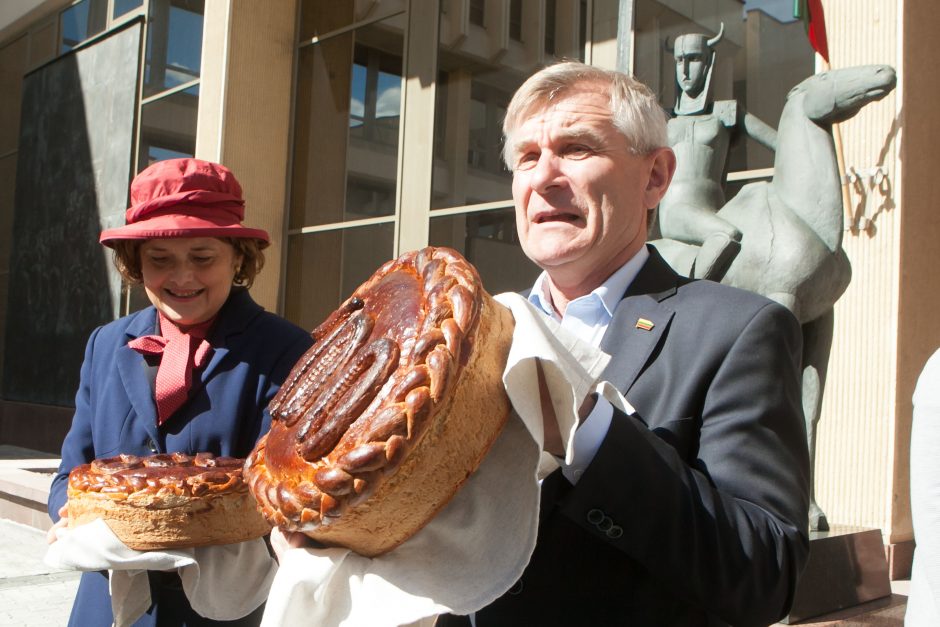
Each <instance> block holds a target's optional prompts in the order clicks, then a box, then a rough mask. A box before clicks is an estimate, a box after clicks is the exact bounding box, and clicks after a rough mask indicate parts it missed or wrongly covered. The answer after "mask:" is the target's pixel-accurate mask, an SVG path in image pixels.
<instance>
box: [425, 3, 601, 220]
mask: <svg viewBox="0 0 940 627" xmlns="http://www.w3.org/2000/svg"><path fill="white" fill-rule="evenodd" d="M458 5H459V3H450V4H449V5H446V3H444V4H442V5H441V13H440V30H441V45H440V46H439V47H438V56H437V64H438V80H437V93H436V99H437V101H436V104H435V107H434V171H433V175H432V195H431V207H432V208H433V209H441V208H446V207H462V206H466V205H475V204H480V203H487V202H494V201H500V200H506V199H508V198H509V197H510V195H511V193H510V187H511V183H512V176H511V173H510V172H509V171H508V170H507V169H506V168H505V166H504V165H503V162H502V157H501V152H502V148H503V145H502V122H503V117H504V116H505V115H506V106H507V105H508V104H509V100H510V99H511V98H512V94H513V93H515V91H516V89H517V88H518V87H519V86H520V85H521V84H522V82H523V81H524V80H525V79H526V78H528V77H529V76H530V75H531V74H532V73H533V72H535V71H536V70H538V69H539V68H540V67H541V64H542V63H543V62H544V63H552V62H554V61H555V60H556V59H559V58H561V57H564V58H571V59H580V60H584V52H585V42H586V38H587V32H588V31H587V2H586V1H585V0H579V1H576V2H563V3H559V2H557V0H538V1H535V0H533V1H531V2H529V1H526V2H522V1H521V0H512V1H511V2H510V3H509V6H508V7H507V8H508V11H506V12H505V18H506V19H505V23H503V22H501V21H500V20H498V19H495V18H494V19H492V20H491V21H492V23H491V24H488V25H487V27H486V29H484V32H480V31H475V32H474V31H471V33H470V34H469V36H466V35H465V34H463V33H461V32H460V30H459V29H460V27H459V26H455V24H459V21H458V20H454V19H453V15H449V14H448V12H447V11H453V10H455V8H456V7H457V6H458ZM464 6H465V8H466V10H468V11H470V21H471V22H473V21H474V19H479V20H481V23H482V22H483V21H486V20H488V19H490V18H488V17H485V16H484V14H483V11H484V7H486V6H487V4H486V3H484V2H479V3H476V4H474V3H469V4H465V5H464ZM475 7H476V8H475ZM540 12H541V13H540ZM474 15H476V16H477V17H476V18H475V17H474ZM540 16H541V17H540ZM540 25H541V30H540ZM573 26H576V27H577V28H572V27H573ZM497 27H499V28H503V29H505V30H506V31H508V32H506V33H505V34H507V35H508V38H507V37H503V35H504V33H500V32H496V28H497ZM507 40H508V45H507ZM494 51H496V52H495V53H494ZM552 55H556V56H555V57H554V58H553V56H552ZM538 59H541V60H542V61H537V60H538Z"/></svg>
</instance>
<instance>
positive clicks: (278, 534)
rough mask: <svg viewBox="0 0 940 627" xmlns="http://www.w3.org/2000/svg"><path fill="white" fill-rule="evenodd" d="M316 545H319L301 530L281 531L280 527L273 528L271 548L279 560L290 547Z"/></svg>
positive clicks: (298, 547) (297, 547)
mask: <svg viewBox="0 0 940 627" xmlns="http://www.w3.org/2000/svg"><path fill="white" fill-rule="evenodd" d="M314 546H318V545H317V544H316V543H315V542H314V541H313V540H312V539H311V538H310V537H309V536H307V535H306V534H303V533H300V532H299V531H281V528H280V527H275V528H274V529H272V530H271V548H272V549H273V550H274V555H275V556H276V557H277V561H278V562H280V561H281V555H282V554H283V553H284V552H285V551H287V550H288V549H300V548H303V547H314Z"/></svg>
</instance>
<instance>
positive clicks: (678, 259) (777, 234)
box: [652, 65, 897, 530]
mask: <svg viewBox="0 0 940 627" xmlns="http://www.w3.org/2000/svg"><path fill="white" fill-rule="evenodd" d="M896 83H897V76H896V74H895V71H894V69H893V68H891V67H890V66H886V65H868V66H858V67H850V68H845V69H838V70H831V71H828V72H824V73H821V74H816V75H814V76H811V77H809V78H807V79H806V80H804V81H803V82H801V83H800V84H798V85H797V86H796V87H794V88H793V89H792V90H791V91H790V93H789V94H788V95H787V101H786V104H785V105H784V108H783V113H782V114H781V116H780V124H779V126H778V129H777V150H776V154H775V159H774V175H773V179H772V180H770V181H762V182H758V183H751V184H749V185H746V186H744V187H743V188H742V189H741V191H740V192H738V194H737V195H736V196H735V197H734V198H732V199H731V200H730V201H728V202H727V203H725V205H724V206H722V207H721V209H719V210H718V212H717V215H718V216H719V217H721V218H723V219H724V220H726V221H727V222H729V223H731V224H732V225H734V226H735V227H737V228H738V229H739V230H740V231H741V233H742V234H743V236H742V238H741V250H740V252H739V253H738V254H737V256H736V257H735V258H734V259H733V260H732V261H731V263H730V265H729V266H728V267H727V270H726V271H725V272H724V275H723V276H721V277H715V280H718V279H719V278H720V280H721V282H722V283H726V284H728V285H733V286H736V287H741V288H744V289H747V290H751V291H753V292H757V293H759V294H763V295H764V296H767V297H768V298H771V299H773V300H775V301H777V302H779V303H781V304H782V305H784V306H785V307H787V308H788V309H789V310H790V311H792V312H793V315H795V316H796V318H797V319H798V320H799V321H800V324H801V325H802V331H803V356H802V368H803V389H802V395H803V396H802V399H803V412H804V414H805V420H806V434H807V443H808V446H809V451H810V463H811V468H812V465H815V453H816V427H817V423H818V421H819V413H820V408H821V406H822V395H823V389H824V387H825V383H826V370H827V368H828V364H829V352H830V349H831V347H832V335H833V306H834V305H835V303H836V301H837V300H838V299H839V297H840V296H842V294H843V293H844V292H845V290H846V288H847V287H848V285H849V281H850V280H851V276H852V268H851V264H850V263H849V259H848V257H847V256H846V254H845V251H844V250H843V249H842V233H843V230H844V224H843V215H844V208H843V204H842V187H841V186H842V175H841V172H839V168H838V165H837V160H836V152H835V146H834V143H833V138H832V124H833V123H838V122H842V121H845V120H848V119H849V118H851V117H853V116H854V115H855V114H856V113H858V112H859V110H861V109H862V107H864V106H865V105H867V104H869V103H871V102H874V101H876V100H880V99H881V98H883V97H885V96H886V95H887V94H889V93H890V92H891V91H892V90H893V89H894V87H895V85H896ZM652 243H653V244H654V245H655V246H656V247H657V249H658V250H659V251H660V252H661V253H662V254H663V256H664V257H665V258H666V259H667V260H668V261H669V262H670V264H671V265H672V266H673V267H674V268H675V269H676V270H677V271H678V272H680V273H683V274H686V275H687V276H691V275H692V273H693V272H694V264H695V257H696V254H697V252H698V247H697V246H693V245H689V244H684V243H682V242H679V241H677V240H670V239H660V240H655V241H653V242H652ZM810 528H811V529H813V530H826V529H828V528H829V526H828V523H827V521H826V516H825V514H824V513H823V511H822V510H821V509H820V508H819V506H818V505H817V503H816V499H815V496H813V498H812V500H811V503H810Z"/></svg>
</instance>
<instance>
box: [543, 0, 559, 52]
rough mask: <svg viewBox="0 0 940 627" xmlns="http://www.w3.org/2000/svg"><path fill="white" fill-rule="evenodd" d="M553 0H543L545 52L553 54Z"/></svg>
mask: <svg viewBox="0 0 940 627" xmlns="http://www.w3.org/2000/svg"><path fill="white" fill-rule="evenodd" d="M556 8H557V7H556V5H555V0H545V54H555V28H557V24H556V14H555V9H556Z"/></svg>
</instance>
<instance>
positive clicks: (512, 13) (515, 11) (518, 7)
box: [509, 0, 522, 41]
mask: <svg viewBox="0 0 940 627" xmlns="http://www.w3.org/2000/svg"><path fill="white" fill-rule="evenodd" d="M509 36H510V37H512V38H513V39H514V40H516V41H522V0H510V2H509Z"/></svg>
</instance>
